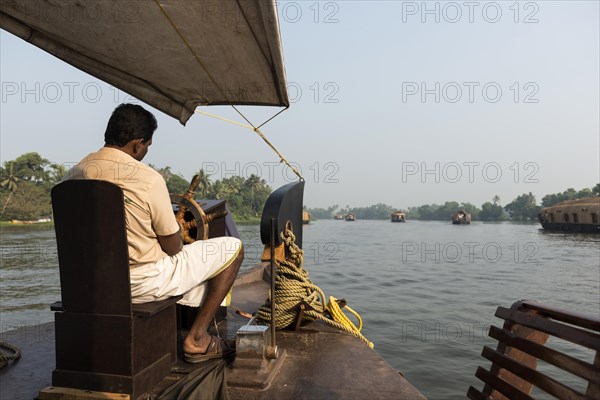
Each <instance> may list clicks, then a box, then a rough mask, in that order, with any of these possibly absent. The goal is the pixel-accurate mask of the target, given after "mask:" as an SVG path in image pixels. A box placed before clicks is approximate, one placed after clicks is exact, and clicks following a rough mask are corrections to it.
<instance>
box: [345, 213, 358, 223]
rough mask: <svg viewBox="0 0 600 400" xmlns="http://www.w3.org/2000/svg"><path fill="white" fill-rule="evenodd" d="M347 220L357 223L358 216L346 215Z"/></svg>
mask: <svg viewBox="0 0 600 400" xmlns="http://www.w3.org/2000/svg"><path fill="white" fill-rule="evenodd" d="M345 220H346V221H356V215H354V214H352V213H350V214H346V217H345Z"/></svg>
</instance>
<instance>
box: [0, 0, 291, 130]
mask: <svg viewBox="0 0 600 400" xmlns="http://www.w3.org/2000/svg"><path fill="white" fill-rule="evenodd" d="M0 27H1V28H2V29H4V30H6V31H8V32H10V33H12V34H14V35H16V36H18V37H20V38H22V39H23V40H26V41H28V42H29V43H31V44H33V45H35V46H37V47H39V48H41V49H43V50H45V51H47V52H48V53H50V54H52V55H54V56H56V57H58V58H60V59H61V60H63V61H65V62H67V63H69V64H71V65H73V66H75V67H77V68H79V69H81V70H82V71H85V72H87V73H89V74H91V75H93V76H95V77H97V78H98V79H101V80H103V81H105V82H107V83H109V84H111V85H113V86H114V87H116V88H118V89H120V90H122V91H124V92H127V93H129V94H131V95H132V96H135V97H137V98H138V99H140V100H142V101H144V102H145V103H147V104H149V105H151V106H153V107H155V108H156V109H158V110H161V111H163V112H164V113H166V114H168V115H170V116H172V117H174V118H176V119H178V120H179V121H180V122H181V123H182V124H184V125H185V123H186V121H187V120H188V119H189V118H190V116H191V115H192V113H193V112H194V110H195V108H196V107H197V106H199V105H229V104H231V105H265V106H280V107H288V106H289V99H288V93H287V88H286V78H285V69H284V62H283V51H282V45H281V37H280V33H279V22H278V18H277V9H276V4H275V1H274V0H219V1H215V0H177V1H167V0H154V1H131V0H125V1H123V0H112V1H100V2H85V1H80V0H59V1H38V0H0Z"/></svg>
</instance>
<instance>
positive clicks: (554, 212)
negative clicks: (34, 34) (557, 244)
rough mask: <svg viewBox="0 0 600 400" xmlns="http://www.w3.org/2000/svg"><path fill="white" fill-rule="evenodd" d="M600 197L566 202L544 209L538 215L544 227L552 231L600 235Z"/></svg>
mask: <svg viewBox="0 0 600 400" xmlns="http://www.w3.org/2000/svg"><path fill="white" fill-rule="evenodd" d="M599 214H600V197H598V196H596V197H585V198H582V199H575V200H565V201H562V202H560V203H558V204H555V205H553V206H550V207H544V208H542V209H541V210H540V212H539V214H538V219H539V221H540V224H542V227H543V228H544V229H546V230H551V231H570V232H590V233H600V224H599V223H598V215H599Z"/></svg>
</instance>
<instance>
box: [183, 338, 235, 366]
mask: <svg viewBox="0 0 600 400" xmlns="http://www.w3.org/2000/svg"><path fill="white" fill-rule="evenodd" d="M234 353H235V346H232V345H231V344H230V342H229V341H226V340H223V339H221V338H219V337H217V336H213V335H211V336H210V343H209V344H208V347H207V348H206V351H205V352H204V353H183V358H184V360H185V361H186V362H189V363H191V364H197V363H200V362H203V361H206V360H213V359H216V358H226V357H228V356H230V355H232V354H234Z"/></svg>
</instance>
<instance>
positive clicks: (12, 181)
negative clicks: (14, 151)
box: [0, 161, 20, 220]
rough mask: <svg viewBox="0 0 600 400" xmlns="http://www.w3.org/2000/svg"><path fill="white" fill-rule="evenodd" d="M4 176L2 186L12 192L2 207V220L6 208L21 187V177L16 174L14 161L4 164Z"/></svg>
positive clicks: (0, 215)
mask: <svg viewBox="0 0 600 400" xmlns="http://www.w3.org/2000/svg"><path fill="white" fill-rule="evenodd" d="M3 175H4V176H3V177H2V181H0V186H2V187H3V188H5V189H8V190H9V191H10V193H9V195H8V197H7V198H6V201H5V202H4V206H3V207H2V212H1V213H0V220H1V219H2V217H3V216H4V211H5V210H6V206H8V202H9V201H10V199H11V197H12V195H13V194H14V193H15V191H16V190H17V187H18V185H19V181H20V179H19V177H18V176H17V175H16V174H15V169H14V164H13V162H12V161H9V162H5V163H4V174H3Z"/></svg>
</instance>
